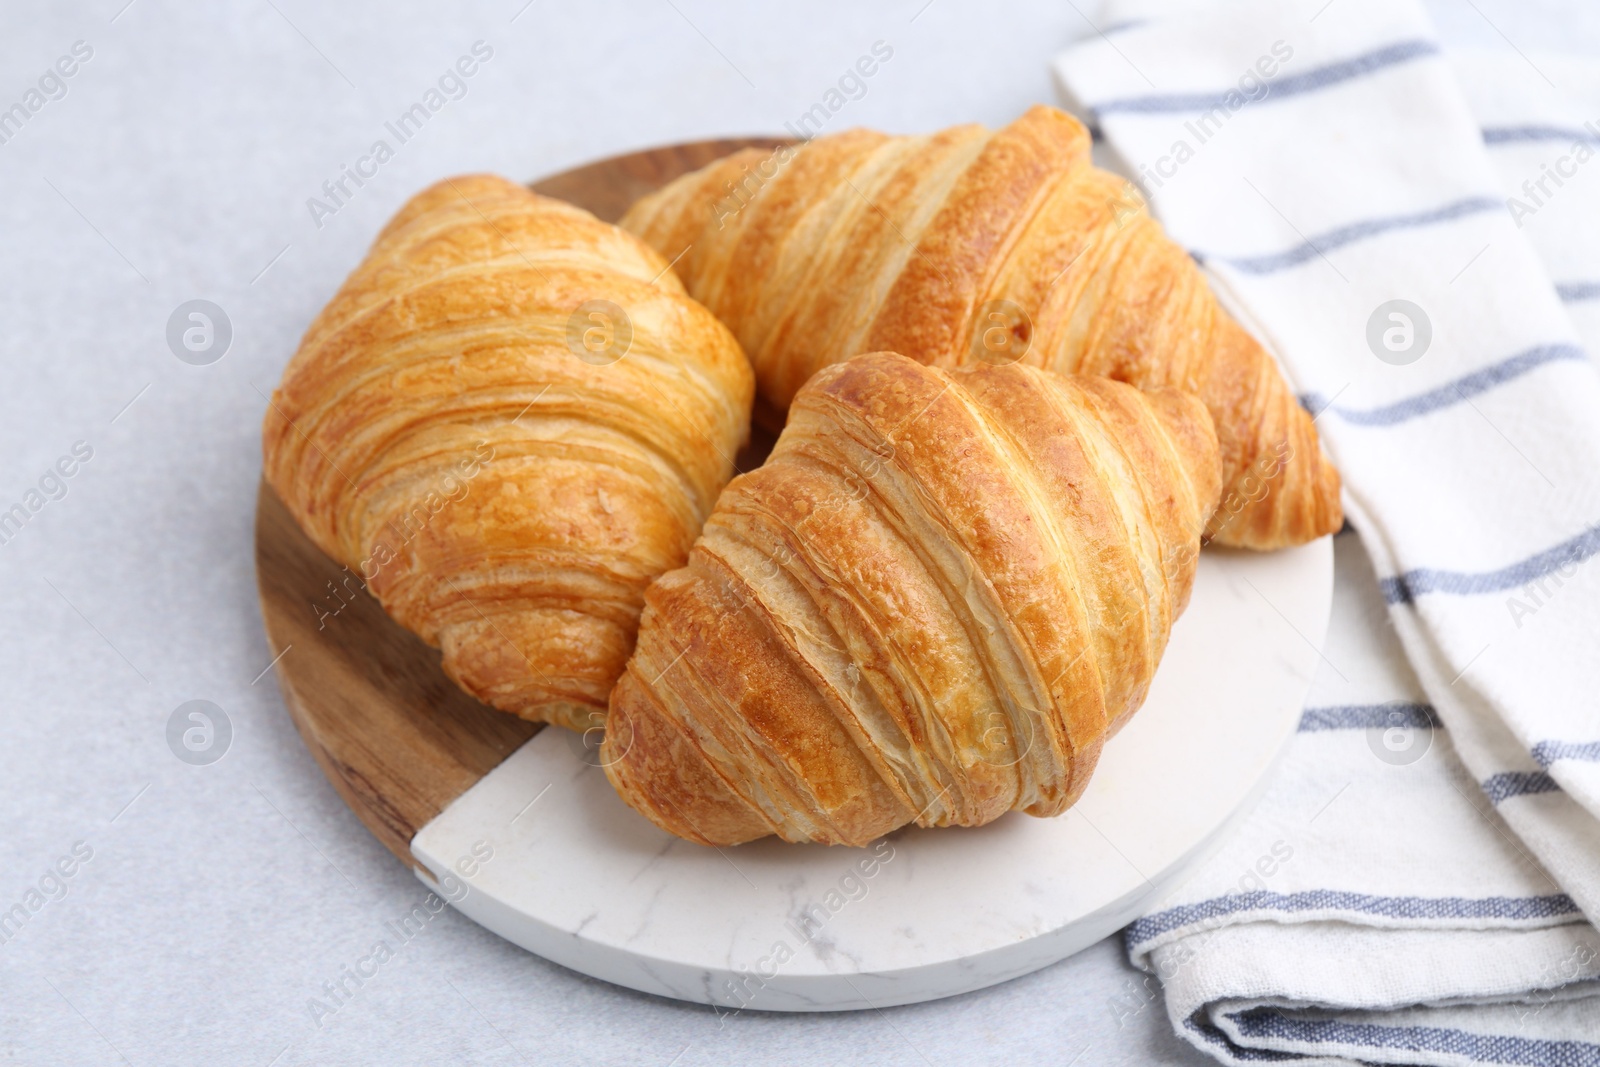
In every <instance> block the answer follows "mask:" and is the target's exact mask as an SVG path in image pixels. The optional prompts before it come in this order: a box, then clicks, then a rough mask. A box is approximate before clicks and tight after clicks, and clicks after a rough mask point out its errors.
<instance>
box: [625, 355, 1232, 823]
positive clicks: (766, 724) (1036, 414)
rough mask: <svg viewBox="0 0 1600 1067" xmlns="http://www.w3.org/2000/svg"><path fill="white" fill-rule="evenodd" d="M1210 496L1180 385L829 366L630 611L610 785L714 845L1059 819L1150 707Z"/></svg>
mask: <svg viewBox="0 0 1600 1067" xmlns="http://www.w3.org/2000/svg"><path fill="white" fill-rule="evenodd" d="M1220 490H1221V474H1220V470H1219V467H1218V461H1217V449H1216V436H1215V433H1214V432H1213V430H1212V427H1211V419H1210V417H1209V415H1208V414H1207V412H1206V410H1205V408H1204V406H1203V405H1201V404H1200V402H1199V401H1198V400H1196V399H1194V398H1193V397H1191V396H1188V395H1186V394H1183V393H1179V392H1178V391H1176V390H1171V389H1157V390H1155V391H1153V392H1151V393H1142V392H1140V391H1139V390H1137V389H1134V388H1133V387H1131V386H1128V385H1124V384H1121V383H1118V382H1113V381H1110V380H1108V379H1104V378H1069V377H1067V376H1064V375H1054V374H1047V373H1044V372H1042V371H1039V370H1036V369H1033V368H1030V367H1022V366H1008V367H985V366H979V367H973V368H965V369H961V370H954V371H944V370H939V369H936V368H932V367H927V366H924V365H922V364H919V363H917V362H915V361H913V360H910V359H907V358H905V357H903V356H898V355H895V354H893V353H874V354H871V355H865V356H859V357H857V358H855V359H852V360H850V361H848V362H846V363H842V364H835V365H833V366H830V367H828V368H827V369H825V370H823V371H822V372H821V373H819V374H817V375H816V377H814V378H813V379H812V380H811V381H810V382H809V383H808V384H807V385H806V386H805V387H804V388H803V389H802V390H801V391H800V393H799V395H798V396H797V397H796V399H795V403H794V406H793V408H792V409H791V411H790V415H789V422H788V425H787V426H786V427H785V429H784V431H783V435H782V437H780V438H779V440H778V444H777V447H776V448H775V450H774V451H773V453H772V456H771V457H770V458H769V459H768V461H767V463H766V464H765V465H764V466H763V467H761V468H760V469H758V470H756V471H753V472H751V473H749V474H745V475H741V476H740V477H738V478H735V479H734V480H733V481H732V482H731V483H729V485H728V487H727V489H725V490H724V491H723V493H722V496H721V498H720V499H719V500H718V501H717V506H716V510H715V511H713V512H712V514H711V518H710V519H709V520H707V524H706V527H705V530H704V532H703V533H702V534H701V536H700V539H699V540H698V541H697V542H695V546H694V549H693V551H691V552H690V554H689V562H688V565H687V566H686V567H684V568H682V569H680V570H675V571H670V572H668V573H667V574H664V575H662V576H661V578H660V579H658V580H657V581H656V583H655V584H654V585H653V586H651V587H650V591H649V592H648V593H647V594H646V596H645V610H644V617H643V620H642V622H641V624H640V630H639V642H638V646H637V648H636V650H635V652H634V655H633V658H632V659H630V660H629V661H628V669H627V671H626V672H625V673H624V674H623V676H622V678H621V680H620V681H619V682H618V683H617V687H616V689H615V690H614V691H613V692H612V696H611V710H610V714H609V716H608V719H607V723H606V740H605V745H604V747H603V748H602V763H603V765H604V766H605V767H606V773H607V774H608V775H609V776H610V778H611V781H612V784H613V785H615V786H616V788H617V791H618V792H619V793H620V794H621V795H622V796H623V798H624V799H626V800H627V801H628V803H629V804H631V805H633V806H634V807H635V808H637V809H638V810H639V811H640V812H642V813H644V814H645V815H646V816H648V817H649V818H650V819H651V820H652V821H654V822H655V823H656V824H657V825H659V826H661V827H662V828H664V829H666V830H668V831H670V832H671V833H674V834H677V835H678V836H680V837H684V838H688V839H689V840H692V841H699V842H702V843H705V844H717V845H724V844H734V843H737V842H741V841H748V840H750V839H752V838H757V837H762V836H764V835H766V834H778V835H779V836H781V837H783V838H784V839H785V840H789V841H822V842H828V843H831V844H853V845H859V844H864V843H866V842H868V841H871V840H872V839H873V838H875V837H877V836H879V835H881V834H883V833H886V832H888V831H890V830H892V829H894V828H895V827H898V826H902V825H904V824H906V823H908V822H916V823H917V824H918V825H921V826H947V825H964V826H972V825H978V824H981V823H985V822H989V821H990V820H992V819H995V818H997V817H999V816H1000V815H1001V814H1002V813H1004V812H1006V811H1008V810H1010V809H1012V808H1020V809H1022V810H1024V811H1027V812H1029V813H1030V814H1034V815H1054V814H1057V813H1059V812H1061V811H1062V810H1064V809H1065V808H1066V807H1067V806H1068V805H1070V804H1071V803H1072V802H1073V801H1074V800H1075V799H1076V798H1077V797H1078V796H1079V795H1080V794H1081V793H1082V792H1083V789H1084V787H1085V785H1086V784H1087V783H1088V780H1089V775H1090V773H1091V772H1092V770H1093V768H1094V764H1095V760H1096V758H1097V756H1098V754H1099V751H1100V747H1101V745H1102V743H1103V742H1104V741H1105V739H1106V738H1107V737H1108V736H1110V734H1112V733H1113V732H1115V731H1116V729H1117V728H1118V727H1119V726H1120V725H1121V724H1122V723H1123V722H1124V721H1125V720H1126V719H1127V717H1128V716H1129V715H1131V714H1132V713H1133V712H1134V710H1135V709H1137V708H1138V707H1139V705H1140V703H1142V702H1143V700H1144V696H1145V692H1146V690H1147V689H1148V687H1149V684H1150V679H1151V677H1152V675H1153V674H1154V673H1155V669H1156V663H1157V661H1158V660H1159V659H1160V657H1161V653H1162V650H1163V649H1164V648H1165V646H1166V642H1167V635H1168V632H1169V630H1170V628H1171V625H1172V622H1173V620H1174V619H1175V618H1176V617H1177V615H1178V613H1179V612H1181V611H1182V610H1183V608H1184V606H1185V605H1186V604H1187V602H1188V598H1189V590H1190V587H1191V585H1192V584H1193V580H1194V569H1195V561H1196V558H1197V556H1198V553H1199V547H1200V531H1201V527H1202V525H1203V523H1204V521H1205V518H1206V516H1208V515H1210V514H1211V512H1212V510H1213V509H1214V508H1215V507H1216V503H1217V497H1218V494H1219V492H1220Z"/></svg>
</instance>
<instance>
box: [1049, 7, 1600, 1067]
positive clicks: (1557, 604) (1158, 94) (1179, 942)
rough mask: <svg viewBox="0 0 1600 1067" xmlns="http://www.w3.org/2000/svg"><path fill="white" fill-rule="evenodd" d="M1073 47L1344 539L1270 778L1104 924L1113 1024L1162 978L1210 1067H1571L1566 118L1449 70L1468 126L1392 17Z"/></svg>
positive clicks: (1581, 508)
mask: <svg viewBox="0 0 1600 1067" xmlns="http://www.w3.org/2000/svg"><path fill="white" fill-rule="evenodd" d="M1180 6H1181V8H1182V10H1177V9H1176V8H1177V7H1180ZM1099 25H1100V27H1102V29H1100V30H1097V31H1096V32H1095V33H1094V34H1093V35H1091V36H1090V37H1089V38H1087V39H1086V40H1085V42H1084V43H1083V44H1081V45H1079V46H1077V47H1074V48H1073V49H1072V50H1070V51H1069V52H1067V53H1066V54H1065V55H1063V56H1062V57H1061V58H1060V60H1059V61H1058V63H1057V74H1058V78H1059V80H1060V83H1061V86H1062V89H1063V92H1064V94H1065V95H1066V97H1067V98H1068V100H1069V103H1070V105H1071V106H1072V107H1074V108H1075V109H1076V110H1077V111H1078V112H1079V113H1080V114H1081V115H1083V116H1084V117H1085V119H1086V120H1087V121H1089V122H1091V123H1092V124H1093V125H1094V127H1095V128H1096V130H1097V133H1098V134H1099V135H1100V137H1101V138H1102V145H1101V148H1102V149H1103V150H1104V151H1105V152H1106V153H1107V154H1108V155H1109V157H1110V158H1112V159H1113V161H1115V162H1117V163H1119V164H1120V165H1121V167H1122V168H1123V169H1124V170H1125V172H1126V173H1129V174H1130V175H1131V176H1134V177H1135V178H1136V179H1138V180H1139V181H1140V184H1141V185H1142V187H1143V188H1144V189H1145V191H1146V194H1147V195H1148V196H1149V198H1150V200H1151V202H1152V207H1153V209H1154V210H1155V211H1156V213H1157V214H1158V215H1159V216H1160V217H1161V218H1162V220H1163V222H1164V223H1165V224H1166V225H1167V227H1168V229H1169V231H1170V232H1171V233H1172V234H1173V236H1174V237H1175V238H1176V239H1177V240H1179V241H1181V242H1183V243H1184V244H1185V245H1187V246H1188V247H1189V248H1190V249H1191V250H1192V251H1193V252H1194V254H1195V256H1196V258H1197V259H1199V260H1200V261H1201V262H1202V263H1203V264H1204V265H1205V266H1206V269H1207V270H1208V272H1209V274H1210V277H1211V280H1212V283H1213V285H1214V286H1215V287H1216V289H1217V290H1218V292H1219V293H1220V294H1221V296H1222V298H1223V300H1224V301H1225V302H1226V303H1227V304H1228V305H1229V306H1230V308H1232V309H1233V310H1234V311H1235V312H1236V313H1237V314H1239V316H1240V317H1241V319H1243V320H1244V321H1245V322H1246V323H1247V324H1248V325H1249V326H1250V327H1251V328H1252V329H1253V330H1254V331H1255V332H1256V334H1257V336H1259V337H1261V338H1262V339H1263V340H1264V341H1265V342H1266V343H1267V344H1268V346H1269V347H1270V348H1272V349H1273V350H1274V351H1275V352H1276V353H1277V354H1278V356H1279V357H1280V358H1281V360H1282V361H1283V363H1284V365H1285V369H1286V371H1287V372H1288V374H1289V376H1290V378H1291V380H1292V381H1294V382H1295V383H1296V385H1297V386H1298V387H1299V388H1300V389H1301V390H1302V392H1303V395H1304V397H1305V402H1306V404H1307V406H1308V407H1310V408H1311V409H1312V410H1313V412H1315V413H1317V416H1318V426H1319V428H1320V430H1321V432H1322V434H1323V438H1324V441H1325V443H1326V445H1327V447H1328V449H1329V451H1330V453H1331V454H1332V455H1333V456H1334V458H1335V459H1336V460H1337V461H1338V463H1339V465H1340V469H1341V470H1342V472H1343V474H1344V477H1345V484H1346V490H1347V492H1346V494H1345V504H1346V510H1347V512H1348V514H1349V516H1350V520H1351V525H1352V527H1353V528H1354V529H1355V530H1357V531H1359V540H1358V539H1357V538H1356V537H1352V536H1344V537H1341V538H1339V539H1338V542H1337V553H1338V561H1339V562H1338V589H1337V593H1336V607H1335V615H1334V619H1333V622H1332V625H1331V627H1330V635H1329V638H1328V644H1327V647H1326V648H1325V649H1324V662H1323V669H1322V673H1321V675H1320V677H1319V679H1318V681H1317V683H1316V685H1315V687H1314V689H1313V692H1312V698H1311V704H1310V706H1308V708H1307V709H1306V711H1305V714H1304V718H1303V720H1302V723H1301V731H1300V733H1299V735H1298V736H1297V737H1296V739H1295V741H1294V742H1293V744H1292V747H1291V750H1290V752H1289V754H1288V758H1287V766H1286V767H1285V768H1284V771H1283V773H1282V774H1281V775H1280V777H1279V778H1278V779H1277V780H1276V781H1275V783H1274V784H1273V786H1272V787H1271V791H1270V792H1269V794H1268V795H1267V796H1266V797H1265V798H1264V799H1263V801H1262V803H1261V805H1260V806H1259V808H1258V810H1257V811H1256V812H1255V813H1254V814H1253V815H1252V816H1251V818H1250V820H1249V821H1248V822H1247V824H1246V825H1245V826H1244V828H1243V829H1242V830H1241V832H1240V833H1239V834H1238V835H1236V836H1235V837H1234V838H1233V839H1232V840H1231V841H1230V843H1229V844H1228V845H1227V846H1226V847H1225V849H1224V850H1223V852H1222V853H1221V854H1219V855H1218V856H1217V857H1215V858H1214V859H1213V860H1211V861H1209V862H1208V863H1207V864H1206V865H1205V866H1204V867H1203V869H1202V870H1200V871H1199V872H1198V873H1197V874H1196V876H1195V877H1194V878H1193V879H1192V880H1191V881H1190V882H1188V883H1187V884H1186V885H1185V886H1184V887H1183V888H1182V889H1180V890H1179V891H1178V893H1177V894H1175V895H1174V896H1173V897H1172V898H1170V899H1169V900H1167V901H1165V902H1164V903H1163V905H1162V906H1161V907H1160V909H1159V910H1158V911H1156V912H1154V913H1152V914H1150V915H1147V916H1145V917H1144V918H1143V919H1141V920H1139V921H1138V922H1136V923H1134V924H1133V925H1132V926H1131V927H1130V928H1129V930H1128V933H1127V937H1128V944H1129V948H1130V952H1131V954H1132V956H1133V958H1134V960H1135V962H1136V963H1139V964H1140V965H1141V966H1143V967H1145V968H1146V969H1147V970H1148V971H1150V972H1152V977H1151V979H1150V981H1149V984H1148V985H1145V986H1135V987H1131V988H1130V989H1129V990H1128V991H1125V994H1124V995H1123V996H1122V997H1120V998H1118V999H1117V1000H1116V1001H1114V1002H1113V1004H1112V1010H1113V1011H1114V1012H1118V1013H1125V1012H1128V1011H1135V1010H1141V1008H1142V1007H1143V1005H1145V1004H1148V1003H1153V1002H1154V993H1155V991H1156V990H1157V989H1159V990H1160V992H1161V994H1162V996H1163V997H1164V999H1165V1004H1166V1010H1167V1011H1168V1013H1169V1016H1170V1017H1171V1020H1172V1022H1173V1025H1174V1027H1175V1029H1176V1030H1177V1032H1178V1033H1179V1034H1180V1035H1181V1036H1183V1037H1185V1038H1186V1039H1188V1040H1189V1041H1191V1042H1193V1043H1194V1044H1195V1045H1197V1046H1198V1047H1200V1048H1202V1049H1204V1050H1206V1051H1208V1052H1210V1053H1212V1054H1213V1055H1215V1056H1216V1057H1217V1058H1219V1059H1221V1060H1223V1061H1224V1062H1229V1063H1246V1062H1250V1063H1254V1062H1259V1061H1262V1060H1280V1059H1286V1060H1293V1061H1296V1062H1305V1063H1348V1062H1352V1061H1358V1062H1377V1063H1430V1064H1431V1063H1440V1064H1465V1063H1481V1062H1494V1063H1513V1064H1524V1063H1526V1064H1543V1063H1554V1064H1566V1063H1571V1064H1597V1065H1600V958H1597V957H1600V935H1597V934H1596V932H1595V930H1594V928H1593V926H1592V925H1590V922H1589V921H1586V919H1587V920H1593V919H1595V918H1596V917H1600V655H1596V654H1595V651H1594V649H1593V648H1592V647H1591V646H1592V645H1593V644H1594V643H1595V640H1596V639H1597V638H1600V575H1597V574H1596V568H1594V567H1591V566H1590V562H1591V557H1593V556H1594V555H1595V554H1596V552H1597V551H1600V377H1597V375H1596V373H1595V370H1594V367H1593V365H1592V364H1591V363H1590V361H1589V359H1588V357H1587V355H1586V354H1585V350H1584V347H1583V344H1584V341H1585V340H1590V339H1594V337H1595V335H1594V334H1587V335H1585V336H1580V334H1579V333H1578V331H1577V330H1576V329H1575V327H1574V324H1573V318H1574V317H1576V316H1577V315H1578V314H1582V313H1583V311H1584V309H1585V305H1586V300H1587V297H1586V296H1585V294H1586V293H1587V292H1588V290H1587V289H1586V288H1585V286H1587V284H1588V283H1589V282H1591V281H1593V280H1595V279H1597V278H1600V245H1596V243H1595V242H1594V241H1593V240H1592V239H1586V238H1585V234H1586V231H1588V232H1592V230H1593V228H1594V227H1595V226H1596V225H1597V224H1600V196H1597V195H1595V192H1594V190H1593V187H1592V186H1591V187H1590V188H1589V190H1588V191H1586V190H1585V183H1586V181H1587V182H1593V181H1594V180H1595V176H1596V175H1600V159H1597V160H1596V162H1595V163H1594V173H1593V174H1590V173H1587V172H1583V171H1582V167H1583V166H1584V165H1585V164H1586V163H1587V162H1588V158H1589V157H1588V156H1587V155H1585V156H1584V162H1583V163H1580V162H1578V158H1577V157H1578V156H1579V155H1582V153H1579V152H1577V151H1576V150H1575V146H1576V145H1582V144H1586V143H1587V142H1586V141H1584V140H1583V139H1582V138H1574V139H1573V141H1572V142H1570V143H1563V141H1562V139H1560V138H1552V137H1551V136H1550V135H1549V131H1551V130H1555V129H1560V130H1562V131H1564V132H1566V133H1570V132H1573V131H1574V130H1584V129H1586V126H1585V122H1586V121H1587V119H1585V117H1584V115H1583V108H1584V107H1585V106H1588V107H1589V108H1590V114H1589V116H1588V119H1594V118H1597V117H1600V114H1597V113H1595V112H1594V111H1593V104H1594V99H1595V98H1591V102H1590V103H1589V104H1588V105H1585V104H1584V102H1583V100H1582V99H1581V97H1578V96H1575V95H1571V94H1562V93H1559V92H1556V91H1554V90H1553V88H1552V84H1551V83H1552V82H1553V83H1554V85H1555V86H1562V85H1565V84H1567V83H1566V82H1564V81H1562V80H1560V79H1558V78H1554V77H1552V78H1550V79H1549V80H1548V81H1547V80H1546V79H1545V77H1544V75H1543V74H1541V73H1540V72H1538V71H1537V70H1533V69H1527V70H1525V71H1523V72H1521V73H1518V72H1516V71H1514V70H1512V69H1511V68H1509V67H1506V66H1504V65H1501V66H1500V67H1499V73H1493V72H1490V66H1491V64H1490V63H1488V62H1487V61H1485V62H1484V63H1482V64H1479V65H1478V66H1476V67H1473V66H1470V65H1468V64H1466V63H1465V62H1464V63H1463V66H1462V68H1461V72H1462V74H1463V75H1464V76H1465V77H1466V78H1469V79H1476V78H1479V77H1482V78H1489V77H1499V78H1501V79H1502V80H1504V79H1511V80H1512V81H1515V82H1516V83H1517V84H1518V85H1519V86H1521V87H1522V88H1521V89H1520V90H1519V91H1520V95H1516V96H1513V95H1512V94H1509V93H1508V92H1502V91H1497V90H1495V89H1494V88H1493V87H1492V86H1486V85H1485V84H1483V83H1482V82H1481V81H1478V80H1473V81H1472V86H1473V96H1472V104H1473V105H1476V106H1477V108H1478V111H1479V115H1481V116H1482V117H1481V120H1480V117H1479V115H1475V114H1474V111H1473V108H1472V106H1470V105H1469V103H1468V98H1467V96H1466V95H1465V94H1464V93H1463V90H1462V87H1461V84H1460V81H1459V79H1458V73H1457V72H1456V71H1454V70H1453V69H1452V67H1451V65H1450V63H1449V62H1448V61H1447V59H1446V58H1445V57H1444V56H1443V55H1442V54H1441V51H1440V49H1439V47H1438V46H1437V44H1436V43H1435V38H1434V34H1433V31H1432V28H1431V26H1430V25H1429V24H1428V22H1427V20H1426V18H1425V17H1424V16H1423V15H1422V13H1421V12H1420V10H1419V9H1418V8H1417V7H1415V6H1414V4H1413V3H1412V2H1410V0H1405V2H1395V0H1333V2H1331V3H1330V2H1329V0H1307V2H1305V3H1299V2H1295V0H1291V2H1282V0H1279V2H1272V3H1265V2H1255V0H1244V2H1235V3H1230V4H1227V5H1225V6H1221V7H1217V6H1212V5H1207V4H1200V3H1188V4H1182V5H1175V4H1173V3H1171V2H1167V3H1159V2H1155V0H1144V2H1142V3H1137V4H1136V3H1134V2H1132V0H1121V2H1119V3H1116V4H1114V5H1113V6H1112V9H1111V10H1109V11H1107V12H1106V13H1104V14H1102V16H1101V18H1100V19H1099ZM1519 61H1520V62H1523V63H1524V64H1526V63H1527V60H1526V59H1525V58H1523V57H1519ZM1529 77H1536V78H1538V79H1539V81H1540V83H1541V85H1542V86H1543V90H1536V89H1533V88H1528V87H1527V85H1526V82H1527V79H1528V78H1529ZM1579 82H1581V79H1574V81H1573V83H1574V84H1578V83H1579ZM1480 126H1482V127H1486V128H1485V129H1480ZM1496 131H1499V132H1496ZM1512 131H1515V132H1512ZM1540 151H1542V152H1544V153H1545V155H1544V156H1541V155H1540ZM1562 156H1569V157H1570V158H1567V159H1566V160H1565V161H1564V162H1562V161H1561V160H1560V157H1562ZM1491 157H1492V158H1493V160H1494V161H1493V162H1491ZM1544 162H1548V163H1549V165H1550V169H1552V170H1555V171H1557V172H1558V173H1557V176H1558V177H1561V178H1562V180H1563V183H1564V184H1557V183H1556V181H1555V180H1554V178H1549V177H1545V178H1544V181H1543V182H1542V184H1541V182H1540V181H1539V178H1540V177H1543V176H1544V175H1545V170H1544V169H1543V168H1542V164H1543V163H1544ZM1530 167H1531V168H1532V170H1531V171H1530V169H1529V168H1530ZM1569 171H1571V172H1572V173H1570V174H1569V173H1567V172H1569ZM1525 179H1529V180H1531V182H1532V187H1533V190H1534V192H1535V193H1536V194H1537V195H1538V200H1539V202H1538V203H1534V202H1533V201H1531V200H1528V198H1527V196H1526V193H1525V191H1523V190H1521V184H1522V182H1523V181H1524V180H1525ZM1513 198H1520V199H1522V200H1524V201H1525V202H1526V203H1527V206H1528V207H1529V208H1530V209H1531V210H1532V213H1531V214H1528V213H1527V212H1525V211H1524V210H1523V209H1522V208H1521V207H1519V206H1517V204H1515V203H1513V202H1512V201H1513ZM1569 214H1570V218H1571V219H1581V220H1582V222H1581V224H1580V223H1578V222H1572V221H1564V217H1566V216H1568V215H1569ZM1536 248H1537V253H1536V252H1535V249H1536ZM1541 259H1542V260H1543V262H1541ZM1547 265H1548V270H1547V269H1546V267H1547ZM1551 274H1554V276H1555V278H1556V280H1557V281H1559V282H1560V283H1561V288H1560V289H1559V290H1558V288H1557V286H1556V284H1554V283H1553V282H1552V280H1551ZM1563 301H1566V303H1565V305H1564V304H1563ZM1569 309H1570V310H1571V311H1572V312H1573V315H1572V316H1569V314H1568V310H1569ZM1158 983H1159V984H1158Z"/></svg>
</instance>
